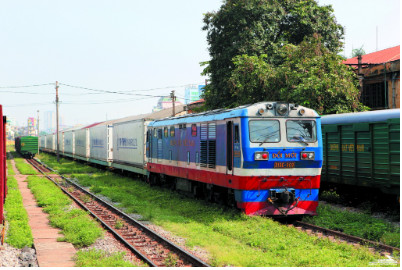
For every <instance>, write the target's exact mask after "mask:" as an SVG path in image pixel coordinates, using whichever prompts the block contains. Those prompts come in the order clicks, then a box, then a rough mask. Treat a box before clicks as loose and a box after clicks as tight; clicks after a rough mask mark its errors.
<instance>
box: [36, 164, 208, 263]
mask: <svg viewBox="0 0 402 270" xmlns="http://www.w3.org/2000/svg"><path fill="white" fill-rule="evenodd" d="M35 160H36V159H35ZM36 162H38V163H40V164H42V165H43V166H45V167H46V168H48V169H49V170H52V171H53V172H54V170H53V169H52V168H50V167H48V166H47V165H46V164H44V163H42V162H40V161H38V160H36ZM59 176H60V177H61V178H62V179H63V180H65V181H67V182H68V183H69V184H71V185H73V186H74V187H76V188H77V189H79V190H80V191H82V192H84V193H86V194H88V195H89V196H91V197H92V198H94V199H95V200H96V201H98V202H100V203H101V204H103V205H104V206H106V207H107V208H109V209H110V210H111V211H112V212H115V213H116V214H118V215H120V216H123V217H124V218H125V220H126V221H128V222H130V223H131V224H132V225H133V226H135V227H138V228H140V230H142V231H145V232H146V233H148V234H149V235H151V236H153V237H155V238H157V239H158V240H159V241H160V242H163V243H164V244H166V245H167V246H168V247H169V249H171V250H173V251H174V252H175V253H178V254H180V255H182V256H183V257H184V258H185V259H186V260H188V262H190V263H191V264H192V265H193V266H194V267H210V265H208V264H207V263H205V262H203V261H202V260H200V259H199V258H197V257H195V256H194V255H192V254H191V253H189V252H187V251H186V250H184V249H182V248H180V247H179V246H177V245H176V244H174V243H172V242H171V241H169V240H168V239H166V238H164V237H163V236H161V235H159V234H158V233H157V232H155V231H153V230H152V229H150V228H148V227H147V226H145V225H143V224H141V223H140V222H139V221H137V220H135V219H134V218H132V217H131V216H129V215H127V214H126V213H124V212H122V211H121V210H120V209H118V208H116V207H115V206H113V205H111V204H110V203H108V202H106V201H104V200H103V199H101V198H99V197H98V196H96V195H95V194H93V193H91V192H89V191H87V190H86V189H84V188H83V187H81V186H80V185H78V184H77V183H75V182H73V181H72V180H70V179H68V178H66V177H64V176H63V175H59ZM46 177H47V178H49V177H48V176H47V175H46ZM49 179H50V180H51V181H52V182H54V183H55V184H56V185H57V186H59V187H60V188H61V189H62V190H63V192H65V193H66V194H68V195H69V196H70V197H71V198H73V199H74V201H77V202H78V203H79V204H80V205H81V206H83V208H85V209H86V210H87V211H89V212H90V213H91V214H92V215H93V216H94V217H95V218H97V219H99V220H100V221H101V222H102V224H104V222H103V221H102V220H101V219H100V218H99V217H98V216H96V214H95V213H92V211H90V210H89V209H88V208H87V207H86V206H84V205H82V203H81V202H79V201H78V200H77V199H76V198H74V197H73V196H72V195H70V194H69V193H68V191H66V190H65V189H64V188H63V187H62V186H61V185H59V184H58V183H57V182H55V181H54V180H52V179H51V178H49ZM104 226H105V227H107V228H108V229H109V230H110V231H112V232H113V234H114V235H116V236H117V237H118V238H119V239H121V240H122V241H124V242H125V244H126V245H129V246H130V249H131V248H133V249H134V250H135V251H133V252H134V253H135V254H137V252H138V253H139V251H138V250H137V249H136V248H135V247H133V246H131V244H129V243H128V242H126V241H125V240H124V239H123V238H122V237H121V236H120V235H119V234H118V233H117V232H116V231H114V230H113V229H112V228H110V226H108V225H107V224H104ZM140 256H144V255H142V254H141V255H140ZM148 260H149V259H148V258H147V259H146V260H145V261H147V263H148ZM149 264H150V265H151V266H156V265H154V264H153V263H152V262H149Z"/></svg>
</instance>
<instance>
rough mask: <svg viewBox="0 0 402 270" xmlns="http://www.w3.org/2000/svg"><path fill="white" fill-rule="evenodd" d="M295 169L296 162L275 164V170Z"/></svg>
mask: <svg viewBox="0 0 402 270" xmlns="http://www.w3.org/2000/svg"><path fill="white" fill-rule="evenodd" d="M294 167H295V162H275V163H274V168H278V169H279V168H280V169H293V168H294Z"/></svg>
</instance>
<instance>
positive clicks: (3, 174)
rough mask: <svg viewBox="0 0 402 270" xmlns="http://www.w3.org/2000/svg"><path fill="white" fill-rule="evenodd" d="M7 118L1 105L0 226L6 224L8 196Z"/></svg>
mask: <svg viewBox="0 0 402 270" xmlns="http://www.w3.org/2000/svg"><path fill="white" fill-rule="evenodd" d="M6 123H7V121H6V117H5V116H3V107H2V106H1V105H0V224H4V215H3V213H4V203H5V201H6V195H7V165H6Z"/></svg>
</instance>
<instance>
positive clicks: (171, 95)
mask: <svg viewBox="0 0 402 270" xmlns="http://www.w3.org/2000/svg"><path fill="white" fill-rule="evenodd" d="M170 98H171V99H172V104H173V107H172V109H173V111H172V113H173V115H172V116H173V117H174V116H175V115H176V112H175V105H174V102H175V100H176V97H175V95H174V90H172V92H171V93H170Z"/></svg>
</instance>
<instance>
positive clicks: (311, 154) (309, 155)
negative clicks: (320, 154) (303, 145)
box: [300, 152, 315, 160]
mask: <svg viewBox="0 0 402 270" xmlns="http://www.w3.org/2000/svg"><path fill="white" fill-rule="evenodd" d="M314 158H315V153H314V152H301V153H300V159H301V160H314Z"/></svg>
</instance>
